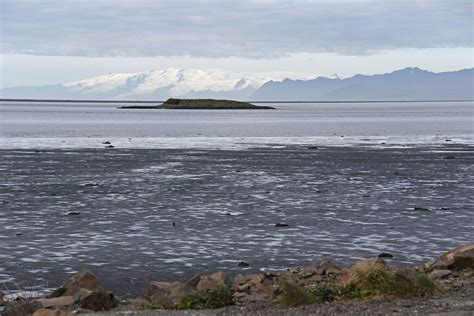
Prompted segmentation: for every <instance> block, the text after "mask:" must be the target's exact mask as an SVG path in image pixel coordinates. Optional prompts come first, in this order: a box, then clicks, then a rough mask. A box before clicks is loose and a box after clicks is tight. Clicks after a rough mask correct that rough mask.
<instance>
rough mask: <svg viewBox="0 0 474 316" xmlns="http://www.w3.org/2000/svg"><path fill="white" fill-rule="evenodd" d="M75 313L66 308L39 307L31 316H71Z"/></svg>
mask: <svg viewBox="0 0 474 316" xmlns="http://www.w3.org/2000/svg"><path fill="white" fill-rule="evenodd" d="M74 314H75V313H74V312H72V311H70V310H68V309H67V308H55V309H49V308H40V309H38V310H37V311H36V312H34V314H33V316H71V315H74Z"/></svg>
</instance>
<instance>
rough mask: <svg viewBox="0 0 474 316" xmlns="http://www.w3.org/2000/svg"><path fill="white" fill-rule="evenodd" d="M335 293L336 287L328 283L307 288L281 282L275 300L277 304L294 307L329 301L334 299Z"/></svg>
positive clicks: (336, 292)
mask: <svg viewBox="0 0 474 316" xmlns="http://www.w3.org/2000/svg"><path fill="white" fill-rule="evenodd" d="M337 294H338V289H337V287H336V286H335V285H334V284H330V283H322V284H320V285H318V286H317V287H315V288H311V289H309V288H304V287H302V286H299V285H296V284H295V283H292V282H284V283H283V284H282V295H281V296H280V298H279V299H278V300H277V304H279V305H282V306H284V307H296V306H301V305H310V304H316V303H322V302H331V301H333V300H335V299H336V296H337Z"/></svg>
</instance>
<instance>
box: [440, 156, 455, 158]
mask: <svg viewBox="0 0 474 316" xmlns="http://www.w3.org/2000/svg"><path fill="white" fill-rule="evenodd" d="M443 159H456V157H454V156H446V157H444V158H443Z"/></svg>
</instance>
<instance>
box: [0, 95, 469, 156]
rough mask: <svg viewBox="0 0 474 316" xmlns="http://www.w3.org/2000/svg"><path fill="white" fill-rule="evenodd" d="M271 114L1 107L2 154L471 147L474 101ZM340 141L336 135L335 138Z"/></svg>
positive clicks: (302, 108)
mask: <svg viewBox="0 0 474 316" xmlns="http://www.w3.org/2000/svg"><path fill="white" fill-rule="evenodd" d="M273 106H275V107H277V109H276V110H119V109H117V108H116V106H115V105H111V104H84V103H82V104H57V103H55V104H52V103H46V104H43V103H33V104H32V103H14V104H13V103H0V147H1V148H39V147H47V148H100V147H103V145H102V142H105V141H111V142H113V144H114V145H115V146H118V147H121V148H190V147H199V148H232V147H235V148H246V147H249V146H252V145H253V144H257V145H261V144H295V143H296V144H298V143H304V144H307V143H311V142H318V143H320V144H330V145H348V144H355V143H372V144H373V143H381V142H390V143H405V144H406V143H438V142H439V141H441V140H444V139H446V138H450V139H451V138H456V140H458V141H460V142H462V143H467V142H469V143H474V140H473V138H472V135H473V132H474V121H473V117H474V115H473V114H474V103H473V102H457V103H357V104H275V105H273ZM341 136H342V137H341Z"/></svg>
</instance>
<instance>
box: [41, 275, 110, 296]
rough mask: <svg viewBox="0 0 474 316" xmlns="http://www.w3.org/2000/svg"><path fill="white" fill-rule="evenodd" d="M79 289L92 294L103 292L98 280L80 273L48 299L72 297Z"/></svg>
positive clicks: (93, 276)
mask: <svg viewBox="0 0 474 316" xmlns="http://www.w3.org/2000/svg"><path fill="white" fill-rule="evenodd" d="M80 289H86V290H89V291H92V292H104V291H105V290H104V288H103V287H102V285H101V284H100V282H99V279H98V278H97V277H96V276H95V275H94V274H93V273H91V272H87V271H81V272H78V273H77V274H75V275H74V276H72V277H71V278H70V279H69V280H68V281H66V283H64V284H63V285H62V286H61V287H60V288H58V289H56V290H54V291H53V293H51V294H50V295H49V298H55V297H60V296H74V295H76V294H77V293H78V292H79V290H80Z"/></svg>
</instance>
